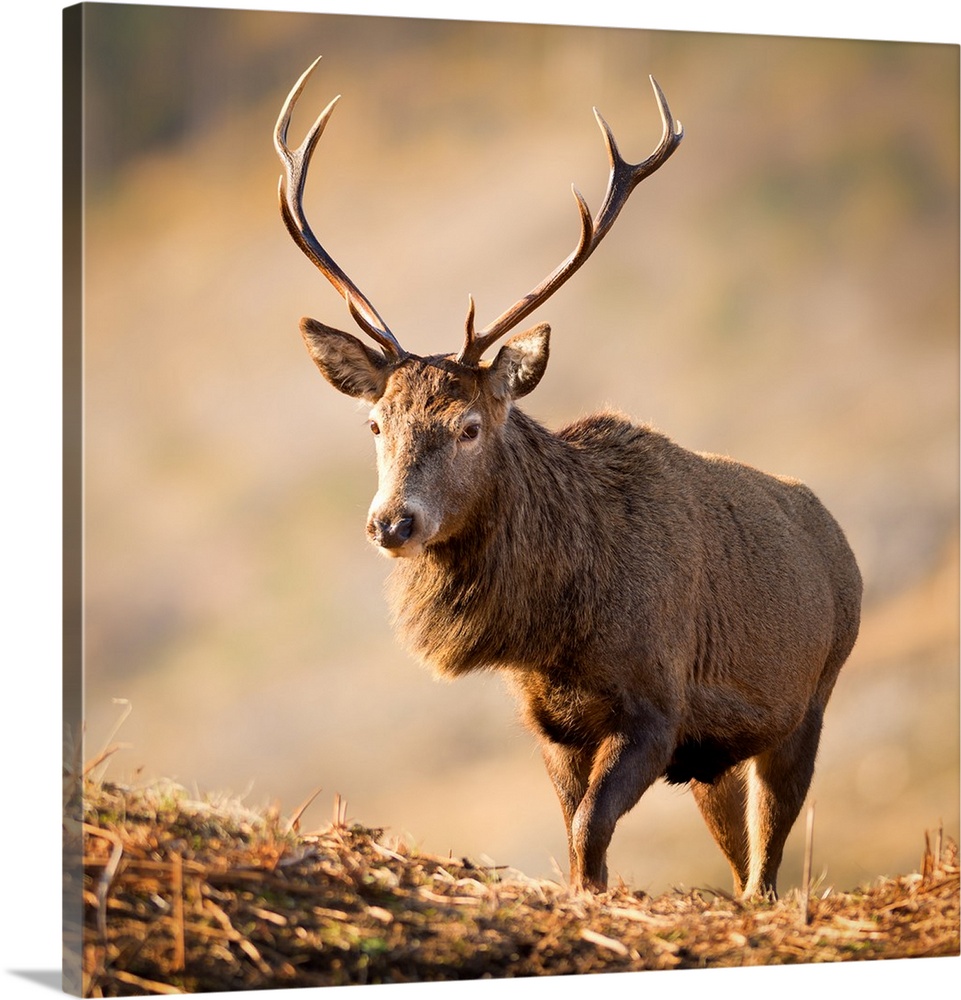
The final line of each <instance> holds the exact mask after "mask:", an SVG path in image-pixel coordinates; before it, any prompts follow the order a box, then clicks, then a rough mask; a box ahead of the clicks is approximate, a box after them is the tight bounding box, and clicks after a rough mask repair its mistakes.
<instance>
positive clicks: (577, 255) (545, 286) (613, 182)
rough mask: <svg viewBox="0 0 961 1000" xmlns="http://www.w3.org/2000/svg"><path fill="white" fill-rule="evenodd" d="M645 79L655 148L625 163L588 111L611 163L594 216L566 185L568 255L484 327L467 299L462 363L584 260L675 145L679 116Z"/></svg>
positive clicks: (474, 358)
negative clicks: (654, 120)
mask: <svg viewBox="0 0 961 1000" xmlns="http://www.w3.org/2000/svg"><path fill="white" fill-rule="evenodd" d="M650 80H651V85H652V86H653V87H654V96H655V97H656V98H657V106H658V110H659V111H660V112H661V123H662V125H663V129H662V132H661V140H660V142H659V143H658V144H657V148H656V149H655V150H654V152H653V153H651V155H650V156H649V157H648V158H647V159H646V160H644V162H643V163H638V164H632V163H628V162H627V161H626V160H625V159H624V158H623V157H622V156H621V154H620V153H619V152H618V149H617V143H616V142H615V141H614V133H613V132H612V131H611V129H610V126H609V125H608V124H607V122H606V121H604V119H603V118H602V117H601V115H600V113H599V112H598V110H597V108H595V109H594V117H595V118H596V119H597V124H598V125H599V126H600V129H601V132H602V133H603V135H604V143H605V145H606V146H607V154H608V158H609V159H610V163H611V175H610V178H609V179H608V182H607V194H606V195H605V198H604V204H603V205H602V206H601V209H600V211H599V212H598V213H597V217H596V218H594V219H592V218H591V212H590V209H589V208H588V207H587V202H585V201H584V198H583V196H582V195H581V193H580V191H578V190H577V188H576V187H572V189H571V190H572V191H573V192H574V197H575V199H576V200H577V208H578V211H579V212H580V216H581V237H580V240H579V241H578V244H577V246H576V247H575V249H574V250H573V252H572V253H571V254H570V256H569V257H568V258H567V259H566V260H565V261H564V262H563V263H562V264H560V265H558V267H556V268H555V269H554V270H553V271H552V272H551V273H550V274H549V275H548V276H547V277H546V278H545V279H544V280H543V281H542V282H541V283H540V284H539V285H538V286H537V287H536V288H534V289H533V291H530V292H528V293H527V295H525V296H524V297H523V298H522V299H520V300H518V301H517V302H515V303H514V305H512V306H511V307H510V309H508V310H507V312H505V313H503V314H502V315H501V316H499V317H498V318H497V319H495V320H494V322H493V323H491V324H489V325H488V326H486V327H484V329H483V330H480V331H475V330H474V300H473V298H471V299H470V300H469V305H468V310H467V323H466V334H467V336H466V340H465V342H464V349H463V350H462V351H461V353H460V357H459V360H460V361H461V362H463V363H464V364H469V365H476V364H477V363H478V362H479V361H480V359H481V356H482V355H483V353H484V351H486V350H487V348H488V347H490V345H491V344H492V343H494V341H495V340H497V339H498V338H499V337H502V336H503V335H504V334H505V333H506V332H507V331H508V330H510V329H511V328H512V327H514V326H516V325H517V324H518V323H519V322H520V321H521V320H522V319H523V318H524V317H525V316H527V315H528V314H529V313H531V312H533V311H534V310H535V309H536V308H537V307H538V306H539V305H541V304H542V303H543V302H546V301H547V299H548V298H550V296H551V295H553V294H554V292H556V291H557V289H558V288H560V286H561V285H563V284H564V282H565V281H567V279H568V278H569V277H570V276H571V275H572V274H573V273H574V272H575V271H576V270H577V269H578V268H579V267H580V266H581V265H582V264H583V263H584V262H585V261H586V260H587V258H588V257H590V255H591V254H592V253H593V252H594V250H595V249H596V248H597V245H598V244H599V243H600V242H601V240H602V239H604V237H605V236H606V235H607V231H608V230H609V229H610V228H611V226H612V225H613V224H614V220H615V219H616V218H617V215H618V213H619V212H620V210H621V209H622V208H623V207H624V203H625V202H626V201H627V199H628V197H629V196H630V194H631V192H632V191H633V190H634V188H635V187H636V186H637V185H638V184H639V183H640V182H641V181H642V180H644V178H645V177H649V176H650V175H651V174H653V173H654V171H655V170H657V168H658V167H660V166H661V165H662V164H663V163H665V162H666V161H667V159H668V157H670V155H671V154H672V153H673V152H674V150H675V149H677V147H678V145H679V144H680V141H681V139H682V138H683V136H684V129H683V128H682V127H681V123H680V122H676V123H675V121H674V118H673V117H672V116H671V109H670V108H669V107H668V106H667V100H666V99H665V97H664V93H663V91H662V90H661V88H660V87H659V86H658V85H657V81H656V80H655V79H654V77H653V76H652V77H651V78H650Z"/></svg>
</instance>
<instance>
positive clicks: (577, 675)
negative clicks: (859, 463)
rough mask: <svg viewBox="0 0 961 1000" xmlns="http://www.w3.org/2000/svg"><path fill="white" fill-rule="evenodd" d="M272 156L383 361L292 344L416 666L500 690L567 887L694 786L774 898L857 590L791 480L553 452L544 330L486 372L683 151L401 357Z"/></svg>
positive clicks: (689, 460)
mask: <svg viewBox="0 0 961 1000" xmlns="http://www.w3.org/2000/svg"><path fill="white" fill-rule="evenodd" d="M316 65H317V64H316V62H315V63H314V64H313V66H311V67H310V68H309V69H308V70H307V71H306V72H305V73H304V75H303V76H302V77H301V78H300V80H299V81H298V82H297V84H296V85H295V86H294V88H293V90H292V91H291V92H290V95H289V96H288V98H287V100H286V102H285V103H284V106H283V109H282V110H281V113H280V117H279V119H278V121H277V126H276V132H275V145H276V148H277V151H278V153H279V155H280V158H281V160H282V162H283V165H284V175H283V176H282V177H281V182H280V205H281V213H282V215H283V219H284V222H285V223H286V225H287V229H288V230H289V232H290V234H291V236H292V237H293V239H294V241H295V242H296V244H297V245H298V246H299V247H300V249H301V250H302V251H303V252H304V253H305V254H306V255H307V257H309V258H310V260H312V261H313V262H314V264H315V265H316V266H317V267H318V268H320V270H321V272H322V273H323V274H324V275H325V276H326V277H327V278H328V279H329V281H330V282H331V283H332V284H333V285H334V287H335V288H336V289H337V290H338V291H339V292H340V294H341V295H342V296H343V298H344V299H345V300H346V303H347V306H348V309H349V311H350V314H351V315H352V316H353V318H354V321H355V322H356V323H357V324H358V325H359V326H360V328H361V329H362V330H363V332H364V333H365V334H366V336H367V337H368V338H369V339H370V340H372V341H373V342H374V343H375V344H376V345H377V348H379V350H378V349H375V348H374V347H372V346H370V345H368V344H367V343H365V342H364V341H363V340H360V339H359V338H357V337H355V336H352V335H351V334H349V333H343V332H341V331H340V330H335V329H332V328H331V327H328V326H325V325H324V324H323V323H319V322H317V321H316V320H313V319H303V320H301V324H300V328H301V332H302V334H303V337H304V340H305V342H306V345H307V350H308V351H309V352H310V355H311V357H312V358H313V359H314V362H315V363H316V365H317V367H318V368H319V369H320V371H321V373H322V374H323V375H324V377H325V378H326V379H327V381H329V382H330V383H331V385H333V386H334V388H336V389H339V390H340V391H341V392H343V393H346V394H347V395H348V396H353V397H355V398H358V399H362V400H366V401H367V402H368V403H370V404H371V407H372V408H371V410H370V429H371V431H372V432H373V434H374V441H375V444H376V451H377V470H378V489H377V494H376V496H375V497H374V500H373V502H372V504H371V507H370V514H369V519H368V522H367V533H368V535H369V537H370V540H371V542H372V543H373V544H374V545H375V546H377V548H378V549H379V551H380V552H382V553H384V554H385V555H387V556H391V557H394V558H395V559H396V563H395V567H394V570H393V573H392V574H391V579H390V585H389V594H390V603H391V606H392V610H393V614H394V617H395V620H396V624H397V626H398V627H399V630H400V633H401V634H402V636H403V637H404V639H405V640H406V642H407V644H408V645H409V647H410V648H411V650H412V651H413V652H414V653H415V654H416V655H417V656H418V657H419V658H420V659H422V660H423V661H425V662H426V663H427V664H429V665H430V666H432V667H433V669H434V670H436V671H437V672H438V673H439V674H441V675H443V676H445V677H456V676H458V675H460V674H464V673H467V672H468V671H471V670H479V669H490V668H496V669H499V670H502V671H503V672H504V673H505V675H506V676H507V678H508V680H509V683H510V685H511V686H512V688H513V689H514V691H515V693H516V694H517V696H518V698H519V701H520V703H521V705H522V706H523V714H524V716H525V719H526V722H527V723H528V725H529V726H530V728H531V729H532V730H533V732H534V734H535V735H536V737H537V739H538V741H539V744H540V749H541V751H542V754H543V757H544V761H545V763H546V765H547V770H548V773H549V774H550V777H551V780H552V782H553V784H554V788H555V789H556V792H557V796H558V798H559V799H560V804H561V808H562V810H563V813H564V822H565V824H566V827H567V838H568V848H569V852H570V869H571V882H572V885H573V887H575V888H576V889H584V890H588V891H594V892H601V891H603V890H604V889H605V887H606V885H607V861H606V856H607V849H608V845H609V843H610V840H611V837H612V835H613V832H614V827H615V824H616V823H617V821H618V819H619V818H620V817H621V816H622V815H624V813H626V812H627V811H628V810H629V809H631V808H632V807H633V806H634V805H635V804H636V803H637V801H638V799H639V798H640V797H641V795H642V794H643V793H644V791H645V790H646V789H647V788H648V787H649V786H650V785H651V784H652V782H654V781H656V780H657V779H658V778H660V777H664V778H666V779H667V781H669V782H672V783H690V785H691V789H692V791H693V793H694V797H695V800H696V801H697V804H698V806H699V808H700V811H701V813H702V814H703V816H704V819H705V821H706V822H707V825H708V827H709V829H710V831H711V833H712V834H713V836H714V838H715V839H716V840H717V843H718V844H719V846H720V848H721V850H722V851H723V852H724V854H725V856H726V857H727V860H728V861H729V862H730V865H731V869H732V871H733V873H734V883H735V887H736V891H737V892H739V893H742V894H744V895H746V896H747V895H754V894H758V893H768V894H774V893H776V879H777V872H778V867H779V865H780V862H781V855H782V852H783V848H784V842H785V839H786V838H787V835H788V832H789V830H790V828H791V826H792V825H793V823H794V821H795V819H796V817H797V815H798V812H799V810H800V808H801V805H802V803H803V800H804V798H805V796H806V794H807V790H808V787H809V785H810V781H811V777H812V774H813V770H814V759H815V754H816V752H817V746H818V740H819V736H820V732H821V723H822V718H823V715H824V709H825V706H826V705H827V701H828V697H829V696H830V694H831V689H832V688H833V687H834V682H835V679H836V678H837V675H838V671H839V670H840V668H841V665H842V664H843V663H844V661H845V659H846V658H847V656H848V654H849V653H850V651H851V648H852V646H853V645H854V641H855V637H856V635H857V631H858V620H859V615H860V602H861V579H860V574H859V572H858V567H857V564H856V563H855V560H854V556H853V555H852V553H851V550H850V548H849V547H848V544H847V542H846V541H845V538H844V535H843V533H842V532H841V529H840V528H839V527H838V525H837V523H836V522H835V521H834V519H833V518H832V517H831V515H830V514H829V513H828V512H827V511H826V510H825V509H824V507H823V506H822V505H821V504H820V502H819V501H818V500H817V499H816V498H815V496H814V494H813V493H812V492H811V491H810V490H809V489H807V488H806V487H805V486H803V485H802V484H801V483H799V482H797V481H796V480H793V479H786V478H781V477H776V476H771V475H766V474H765V473H763V472H759V471H757V470H755V469H753V468H750V467H748V466H746V465H742V464H739V463H738V462H735V461H732V460H731V459H729V458H722V457H718V456H716V455H706V454H699V453H695V452H691V451H687V450H685V449H684V448H681V447H679V446H678V445H676V444H674V443H673V442H672V441H670V440H669V439H668V438H666V437H664V436H663V435H662V434H660V433H658V432H656V431H654V430H652V429H651V428H650V427H646V426H642V425H638V424H634V423H631V422H630V421H628V420H627V419H625V418H624V417H622V416H619V415H618V414H615V413H601V414H596V415H594V416H590V417H585V418H583V419H581V420H578V421H576V422H575V423H573V424H571V425H570V426H568V427H564V428H563V429H561V430H559V431H557V432H551V431H549V430H547V429H545V428H544V427H542V426H541V425H540V424H538V423H537V422H536V421H534V420H532V419H531V418H530V417H528V416H527V415H525V414H524V413H523V411H521V410H520V409H519V408H518V407H517V406H516V405H515V404H516V401H517V400H518V399H520V398H521V397H522V396H526V395H527V394H528V393H529V392H530V391H531V390H532V389H534V388H535V386H536V385H537V383H538V382H539V381H540V379H541V376H542V375H543V374H544V369H545V367H546V364H547V357H548V341H549V334H550V328H549V327H548V326H547V324H544V323H542V324H540V325H538V326H534V327H532V328H531V329H529V330H526V331H525V332H523V333H518V334H515V335H514V336H512V337H511V338H509V339H508V340H507V341H506V342H505V343H504V344H503V345H502V346H501V348H500V350H499V351H498V352H497V355H496V356H495V357H494V358H493V360H483V355H484V353H485V351H486V350H487V349H488V348H489V347H490V346H491V345H492V344H493V343H494V342H495V341H496V340H498V339H499V338H500V337H502V336H503V335H504V334H505V333H507V331H508V330H510V329H511V328H512V327H514V326H515V324H517V323H518V322H519V321H520V320H522V319H523V318H524V317H525V316H527V315H528V314H529V313H531V312H533V311H534V309H535V308H537V307H538V306H540V305H541V304H542V303H543V302H544V301H545V300H546V299H547V298H548V297H549V296H550V295H551V294H553V292H554V291H555V290H556V289H557V288H558V287H559V286H560V285H561V284H562V283H563V282H565V281H566V280H567V279H568V278H569V277H570V276H571V275H572V274H573V273H574V272H575V271H576V270H577V269H578V268H579V267H580V266H581V265H582V264H583V263H584V262H585V261H586V260H587V258H588V257H589V256H590V255H591V254H592V253H593V252H594V250H595V248H596V247H597V245H598V243H600V241H601V240H602V239H603V238H604V235H605V234H606V233H607V231H608V230H609V229H610V227H611V225H612V224H613V222H614V220H615V218H616V217H617V215H618V213H619V212H620V210H621V208H622V207H623V206H624V203H625V202H626V200H627V198H628V196H629V195H630V193H631V191H632V190H633V189H634V188H635V187H636V186H637V184H639V183H640V181H642V180H643V179H644V178H645V177H647V176H649V175H650V174H652V173H653V172H654V171H655V170H657V169H658V168H659V167H660V166H661V165H662V164H663V163H665V162H666V160H667V159H668V157H670V156H671V154H672V153H673V152H674V150H675V149H676V148H677V146H678V144H679V142H680V141H681V137H682V130H681V126H680V125H679V124H675V122H674V119H673V118H672V116H671V112H670V110H669V109H668V106H667V102H666V100H665V99H664V95H663V93H662V92H661V90H660V88H659V87H658V85H657V84H656V83H655V82H654V81H653V79H652V80H651V82H652V84H653V87H654V94H655V97H656V100H657V103H658V107H659V109H660V114H661V119H662V123H663V134H662V136H661V140H660V143H659V144H658V146H657V148H656V149H655V150H654V152H653V153H652V154H651V155H650V156H649V157H648V158H647V159H646V160H644V161H643V162H642V163H640V164H637V165H632V164H630V163H628V162H627V161H626V160H624V159H623V158H622V156H621V155H620V153H619V152H618V148H617V146H616V144H615V142H614V137H613V134H612V133H611V130H610V128H609V127H608V126H607V124H606V123H605V122H604V120H603V119H602V118H601V116H600V115H599V114H597V112H596V111H595V115H596V117H597V121H598V124H599V125H600V128H601V131H602V133H603V136H604V141H605V143H606V146H607V152H608V155H609V157H610V163H611V173H610V181H609V184H608V189H607V194H606V197H605V199H604V204H603V206H602V207H601V209H600V211H599V213H598V214H597V216H596V218H593V219H592V218H591V215H590V211H589V209H588V207H587V205H586V204H585V202H584V199H583V198H582V197H581V195H580V194H579V193H578V192H577V190H576V189H575V191H574V196H575V198H576V200H577V206H578V209H579V211H580V217H581V235H580V239H579V241H578V244H577V247H576V249H575V250H574V251H573V252H572V253H571V255H570V256H569V257H568V258H567V259H566V260H565V261H564V262H563V263H562V264H561V265H560V266H559V267H557V268H556V269H555V270H554V271H553V272H552V273H551V274H550V275H549V276H548V277H547V278H546V279H545V280H544V281H543V282H542V283H541V284H540V285H538V286H537V287H536V288H535V289H534V290H533V291H531V292H530V293H528V294H527V295H525V296H524V297H523V298H522V299H520V300H519V301H518V302H517V303H515V304H514V305H513V306H511V308H510V309H508V310H507V311H506V312H505V313H504V314H503V315H501V316H500V317H499V318H498V319H496V320H494V322H493V323H491V324H490V325H489V326H487V327H485V328H484V329H482V330H476V329H475V327H474V304H473V300H470V307H469V310H468V315H467V324H466V325H467V332H466V339H465V341H464V346H463V347H462V348H461V350H460V352H459V353H458V354H456V355H455V354H441V355H432V356H430V357H418V356H417V355H415V354H410V353H408V352H407V351H405V350H404V349H403V348H402V347H401V346H400V343H399V342H398V341H397V339H396V338H395V337H394V335H393V334H392V333H391V332H390V330H389V329H388V328H387V326H386V324H385V323H384V321H383V320H382V319H381V318H380V316H379V315H378V313H377V311H376V310H375V309H374V308H373V306H372V305H371V304H370V302H369V301H368V300H367V298H366V297H365V296H364V295H363V294H362V293H361V292H360V290H359V289H358V288H357V286H356V285H354V283H353V282H352V281H351V280H350V278H348V277H347V275H346V274H345V273H344V271H343V270H341V268H340V267H339V266H338V265H337V264H336V263H335V261H334V260H333V259H332V258H331V257H330V255H329V254H328V253H327V251H326V250H325V249H324V248H323V247H322V246H321V244H320V243H319V242H318V240H317V238H316V236H315V235H314V234H313V232H312V231H311V229H310V226H309V225H308V224H307V220H306V218H305V217H304V212H303V206H302V198H303V189H304V180H305V176H306V173H307V168H308V164H309V161H310V158H311V155H312V153H313V151H314V148H315V146H316V144H317V140H318V139H319V138H320V135H321V133H322V132H323V130H324V127H325V126H326V124H327V121H328V119H329V117H330V115H331V112H332V111H333V108H334V104H335V103H336V99H335V100H334V101H332V102H331V103H330V105H328V107H327V108H326V109H325V110H324V112H323V113H322V114H321V115H320V117H319V118H318V119H317V121H316V122H315V123H314V125H313V127H312V128H311V129H310V131H309V132H308V134H307V136H306V138H305V139H304V141H303V143H302V144H301V146H300V147H299V148H298V149H296V150H291V149H290V148H289V147H288V145H287V130H288V126H289V122H290V116H291V112H292V110H293V106H294V104H295V102H296V101H297V99H298V97H299V96H300V94H301V91H302V90H303V88H304V86H305V84H306V82H307V79H308V77H309V75H310V73H311V72H312V71H313V69H314V67H315V66H316Z"/></svg>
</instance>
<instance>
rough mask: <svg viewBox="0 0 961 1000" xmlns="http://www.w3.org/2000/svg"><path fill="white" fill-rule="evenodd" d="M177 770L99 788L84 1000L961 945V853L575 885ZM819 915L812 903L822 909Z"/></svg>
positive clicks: (938, 849)
mask: <svg viewBox="0 0 961 1000" xmlns="http://www.w3.org/2000/svg"><path fill="white" fill-rule="evenodd" d="M297 825H298V824H297V821H296V819H295V820H294V821H290V820H284V819H282V818H281V817H280V816H279V815H278V814H276V813H270V812H268V813H257V812H253V811H250V810H248V809H246V808H245V807H242V806H240V805H238V804H236V803H232V802H221V803H217V802H210V801H208V802H198V801H193V800H191V799H190V798H189V797H188V796H187V794H186V793H185V792H184V791H183V790H182V789H180V788H177V787H175V786H170V785H159V786H153V787H150V788H147V789H141V790H132V789H128V788H121V787H118V786H115V785H108V784H97V783H93V782H89V783H88V784H87V786H86V788H85V794H84V815H83V899H84V907H83V909H84V931H83V942H82V956H83V957H82V965H83V994H84V996H92V997H100V996H124V995H132V994H142V993H178V992H182V991H187V992H195V991H197V992H199V991H224V990H236V989H263V988H268V987H284V986H321V985H344V984H349V983H388V982H395V983H396V982H425V981H432V980H455V979H473V978H482V977H483V978H501V977H515V976H532V975H559V974H571V973H588V972H610V971H628V970H640V969H668V968H690V967H705V966H708V967H720V966H743V965H761V964H786V963H800V962H837V961H847V960H851V959H879V958H908V957H923V956H936V955H957V954H958V951H959V938H958V929H959V905H958V904H959V883H958V874H959V869H958V852H957V846H956V845H955V844H954V843H953V842H946V843H942V837H941V835H940V833H939V834H938V835H937V836H936V837H935V838H934V842H933V843H932V842H931V840H930V838H926V844H925V849H924V852H923V855H922V863H921V866H920V871H919V872H917V873H915V874H911V875H905V876H899V877H896V878H882V879H879V880H878V881H877V882H876V883H875V884H874V885H871V886H869V887H865V888H861V889H857V890H855V891H853V892H845V893H839V892H834V891H828V892H826V893H821V894H819V893H818V892H817V891H816V890H814V891H812V892H811V893H810V898H809V899H808V901H807V903H806V905H805V904H802V902H801V900H800V898H799V897H798V895H797V894H792V895H791V896H789V897H787V898H785V899H783V900H780V901H778V902H770V901H758V902H751V903H744V902H740V901H737V900H734V899H732V898H730V897H729V896H728V895H727V894H725V893H723V892H721V891H719V890H714V889H712V890H705V889H698V890H694V891H691V892H685V893H681V892H674V893H667V894H665V895H662V896H659V897H657V898H653V897H649V896H646V895H644V894H642V893H641V894H635V893H632V892H631V891H630V890H629V889H628V888H627V887H625V886H620V887H618V888H616V889H614V890H612V891H611V892H609V893H607V894H606V895H605V896H603V897H596V898H588V897H582V896H577V895H574V894H572V893H570V892H569V891H568V890H567V889H566V888H565V887H563V886H562V885H559V884H557V883H554V882H547V881H535V880H532V879H529V878H526V877H525V876H523V875H522V874H520V873H519V872H517V871H514V870H512V869H503V868H500V869H495V868H485V867H481V866H477V865H474V864H472V863H471V862H470V861H468V860H467V859H455V858H440V857H435V856H430V855H425V854H420V853H418V852H417V851H415V850H412V849H410V848H409V847H408V846H406V845H404V844H402V843H399V842H396V841H391V840H390V839H388V838H387V837H386V836H385V833H384V831H383V830H377V829H369V828H367V827H362V826H359V825H356V824H354V825H348V823H347V822H346V818H345V811H344V809H343V806H342V804H341V803H340V802H339V800H338V801H336V802H335V809H334V818H333V821H332V822H331V824H330V825H329V826H328V827H327V828H326V829H324V830H322V831H320V832H317V833H314V834H303V833H301V832H299V831H298V830H297ZM805 910H806V911H807V912H806V913H805Z"/></svg>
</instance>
